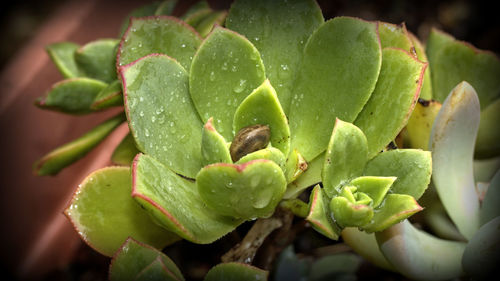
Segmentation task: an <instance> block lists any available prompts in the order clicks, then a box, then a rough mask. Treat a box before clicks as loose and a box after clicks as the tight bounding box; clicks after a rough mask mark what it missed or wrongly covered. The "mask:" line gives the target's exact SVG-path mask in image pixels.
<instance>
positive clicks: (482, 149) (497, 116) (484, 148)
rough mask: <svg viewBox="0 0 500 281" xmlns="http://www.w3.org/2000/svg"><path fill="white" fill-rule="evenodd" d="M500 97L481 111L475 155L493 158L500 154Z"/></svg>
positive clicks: (476, 156)
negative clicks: (499, 126) (499, 127)
mask: <svg viewBox="0 0 500 281" xmlns="http://www.w3.org/2000/svg"><path fill="white" fill-rule="evenodd" d="M499 123H500V98H499V99H497V100H495V101H494V102H492V103H491V104H490V105H488V106H487V107H486V108H484V109H482V111H481V122H480V123H479V131H478V132H477V138H476V150H475V152H474V157H475V158H476V159H477V158H491V157H494V156H498V155H500V130H499V129H498V124H499Z"/></svg>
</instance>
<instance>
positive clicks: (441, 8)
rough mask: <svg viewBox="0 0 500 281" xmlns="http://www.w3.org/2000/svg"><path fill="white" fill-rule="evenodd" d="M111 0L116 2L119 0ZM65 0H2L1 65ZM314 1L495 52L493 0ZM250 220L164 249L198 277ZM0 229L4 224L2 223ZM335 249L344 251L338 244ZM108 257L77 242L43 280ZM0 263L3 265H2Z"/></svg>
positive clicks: (306, 245)
mask: <svg viewBox="0 0 500 281" xmlns="http://www.w3.org/2000/svg"><path fill="white" fill-rule="evenodd" d="M108 1H110V0H108ZM270 1H272V0H270ZM116 2H117V5H118V4H119V3H120V2H123V1H116ZM144 2H145V3H146V2H149V1H144ZM193 2H196V1H192V0H191V1H181V4H182V5H183V6H188V5H189V4H190V3H193ZM208 2H209V3H210V4H211V6H212V7H213V8H216V9H227V8H229V6H230V3H231V1H229V0H221V1H216V0H212V1H208ZM64 3H65V1H64V0H45V1H36V0H25V1H7V2H6V3H3V7H2V9H1V10H0V34H1V36H2V44H0V70H2V69H3V68H4V66H5V65H6V64H7V63H8V62H9V60H10V58H12V57H13V56H14V55H15V54H16V51H18V50H19V49H20V48H21V47H22V46H23V45H24V44H26V43H27V42H29V40H30V39H31V38H32V37H33V36H34V35H35V34H37V27H38V26H40V25H41V24H42V23H43V22H45V21H46V20H47V19H48V18H50V16H51V14H52V12H53V11H54V10H55V9H56V8H57V7H58V6H60V5H63V4H64ZM318 3H319V5H320V6H321V8H322V10H323V14H324V16H325V18H326V19H328V18H332V17H334V16H340V15H347V16H357V17H361V18H363V19H367V20H381V21H386V22H391V23H401V22H405V23H406V25H407V28H408V30H410V31H411V32H413V33H414V34H416V35H417V36H418V37H419V38H420V39H422V40H423V41H425V39H426V38H427V36H428V32H429V30H430V28H431V27H437V28H439V29H441V30H443V31H446V32H448V33H450V34H452V35H453V36H455V37H456V38H458V39H460V40H464V41H468V42H470V43H472V44H473V45H475V46H476V47H478V48H480V49H487V50H491V51H493V52H495V53H497V54H498V53H500V20H499V13H498V9H496V7H494V3H495V2H494V1H464V0H449V1H432V0H420V1H397V0H356V1H347V0H318ZM96 39H97V38H96ZM0 72H1V71H0ZM297 223H298V222H297ZM251 224H252V223H251V222H248V223H245V224H243V225H242V226H240V227H239V228H238V229H237V231H235V233H233V234H232V235H228V236H227V237H225V238H224V239H221V240H220V241H218V242H216V243H213V244H211V245H194V244H192V243H189V242H186V241H181V242H178V243H176V244H174V245H173V246H170V247H167V249H165V252H166V253H167V254H168V255H169V256H170V257H171V258H172V259H174V261H175V262H176V263H177V264H178V265H179V267H180V268H181V270H182V271H183V273H184V274H185V276H186V278H187V279H188V280H201V279H202V278H203V276H204V275H205V273H206V272H207V271H208V269H209V268H210V267H212V266H213V265H214V264H216V263H218V262H219V259H220V256H221V255H222V254H224V253H225V252H226V251H228V250H229V249H230V248H231V247H232V246H233V245H234V244H235V243H236V242H237V241H238V240H239V239H241V238H242V237H243V236H244V234H245V232H246V231H247V230H248V229H249V228H250V226H251ZM2 231H8V230H7V229H3V228H2ZM298 234H299V235H298V238H297V239H296V241H295V243H294V246H295V250H296V252H297V253H299V254H300V255H301V256H312V257H314V256H315V255H316V254H317V253H315V249H317V248H321V247H326V246H331V245H332V242H331V241H330V240H327V239H325V238H324V237H322V236H321V235H319V234H317V233H316V232H314V231H312V230H311V229H309V228H304V229H302V230H301V231H300V232H299V233H298ZM339 243H341V241H340V242H339ZM339 249H341V250H340V251H344V250H342V248H339ZM333 251H338V249H333ZM109 261H110V260H109V258H107V257H104V256H102V255H100V254H98V253H97V252H95V251H93V250H91V249H90V248H89V247H88V246H86V245H84V244H82V246H81V248H80V249H79V250H78V252H77V254H76V256H75V258H74V260H72V261H71V262H70V263H69V265H68V266H67V267H66V268H63V269H60V270H57V271H53V272H51V273H49V274H48V275H47V276H45V277H44V278H43V280H56V281H57V280H75V281H76V280H78V281H84V280H89V281H90V280H107V272H108V266H109ZM0 268H1V269H2V271H4V270H3V269H4V268H3V266H2V267H0ZM7 272H8V270H7ZM4 277H6V278H7V280H11V279H14V278H13V277H12V276H9V275H7V276H4ZM357 277H358V279H359V280H366V279H371V280H373V279H375V280H379V279H380V280H405V279H404V278H403V277H401V276H400V275H397V274H394V273H391V272H386V271H382V270H380V269H378V268H376V267H374V266H372V265H370V264H368V263H366V262H365V263H363V264H362V265H361V268H360V270H359V273H358V275H357Z"/></svg>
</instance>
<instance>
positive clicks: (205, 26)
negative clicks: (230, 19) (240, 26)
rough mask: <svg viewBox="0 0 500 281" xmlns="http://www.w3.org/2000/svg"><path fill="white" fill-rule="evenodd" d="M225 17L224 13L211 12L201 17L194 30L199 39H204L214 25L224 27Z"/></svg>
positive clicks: (225, 13)
mask: <svg viewBox="0 0 500 281" xmlns="http://www.w3.org/2000/svg"><path fill="white" fill-rule="evenodd" d="M226 16H227V12H226V11H211V12H210V13H209V14H208V15H206V16H205V17H203V18H202V19H201V20H200V22H199V23H198V24H196V26H194V28H195V29H196V31H198V33H199V34H200V36H201V37H206V36H207V35H208V34H209V33H210V32H211V31H212V30H213V28H214V27H215V26H216V25H224V21H225V20H226Z"/></svg>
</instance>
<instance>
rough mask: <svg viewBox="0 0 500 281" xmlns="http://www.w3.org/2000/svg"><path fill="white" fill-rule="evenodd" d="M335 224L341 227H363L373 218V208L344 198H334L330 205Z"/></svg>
mask: <svg viewBox="0 0 500 281" xmlns="http://www.w3.org/2000/svg"><path fill="white" fill-rule="evenodd" d="M329 207H330V210H331V212H332V215H333V218H334V220H335V223H337V224H338V225H339V226H341V227H346V226H358V227H360V226H363V225H366V224H368V223H369V222H370V220H371V219H372V218H373V208H372V207H370V206H368V205H365V204H356V203H355V202H350V201H349V200H348V199H346V198H345V197H343V196H336V197H333V199H332V201H330V204H329Z"/></svg>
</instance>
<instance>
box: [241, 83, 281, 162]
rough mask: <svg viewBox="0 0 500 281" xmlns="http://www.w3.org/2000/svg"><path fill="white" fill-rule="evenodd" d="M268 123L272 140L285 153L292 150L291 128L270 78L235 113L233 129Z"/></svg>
mask: <svg viewBox="0 0 500 281" xmlns="http://www.w3.org/2000/svg"><path fill="white" fill-rule="evenodd" d="M258 124H260V125H267V126H269V129H270V130H271V138H270V142H271V145H272V146H273V147H276V148H278V149H279V150H281V152H282V153H283V154H284V155H288V153H289V152H290V128H289V127H288V121H287V119H286V115H285V113H284V112H283V109H282V108H281V105H280V103H279V100H278V96H277V95H276V92H275V91H274V88H273V86H271V83H269V80H266V81H264V83H262V85H260V86H259V87H258V88H257V89H255V90H254V91H253V92H252V93H251V94H250V95H248V96H247V97H246V98H245V99H244V100H243V101H242V102H241V104H240V105H239V106H238V108H237V109H236V112H235V113H234V121H233V131H234V132H238V131H239V130H240V129H242V128H245V127H247V126H250V125H258Z"/></svg>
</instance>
